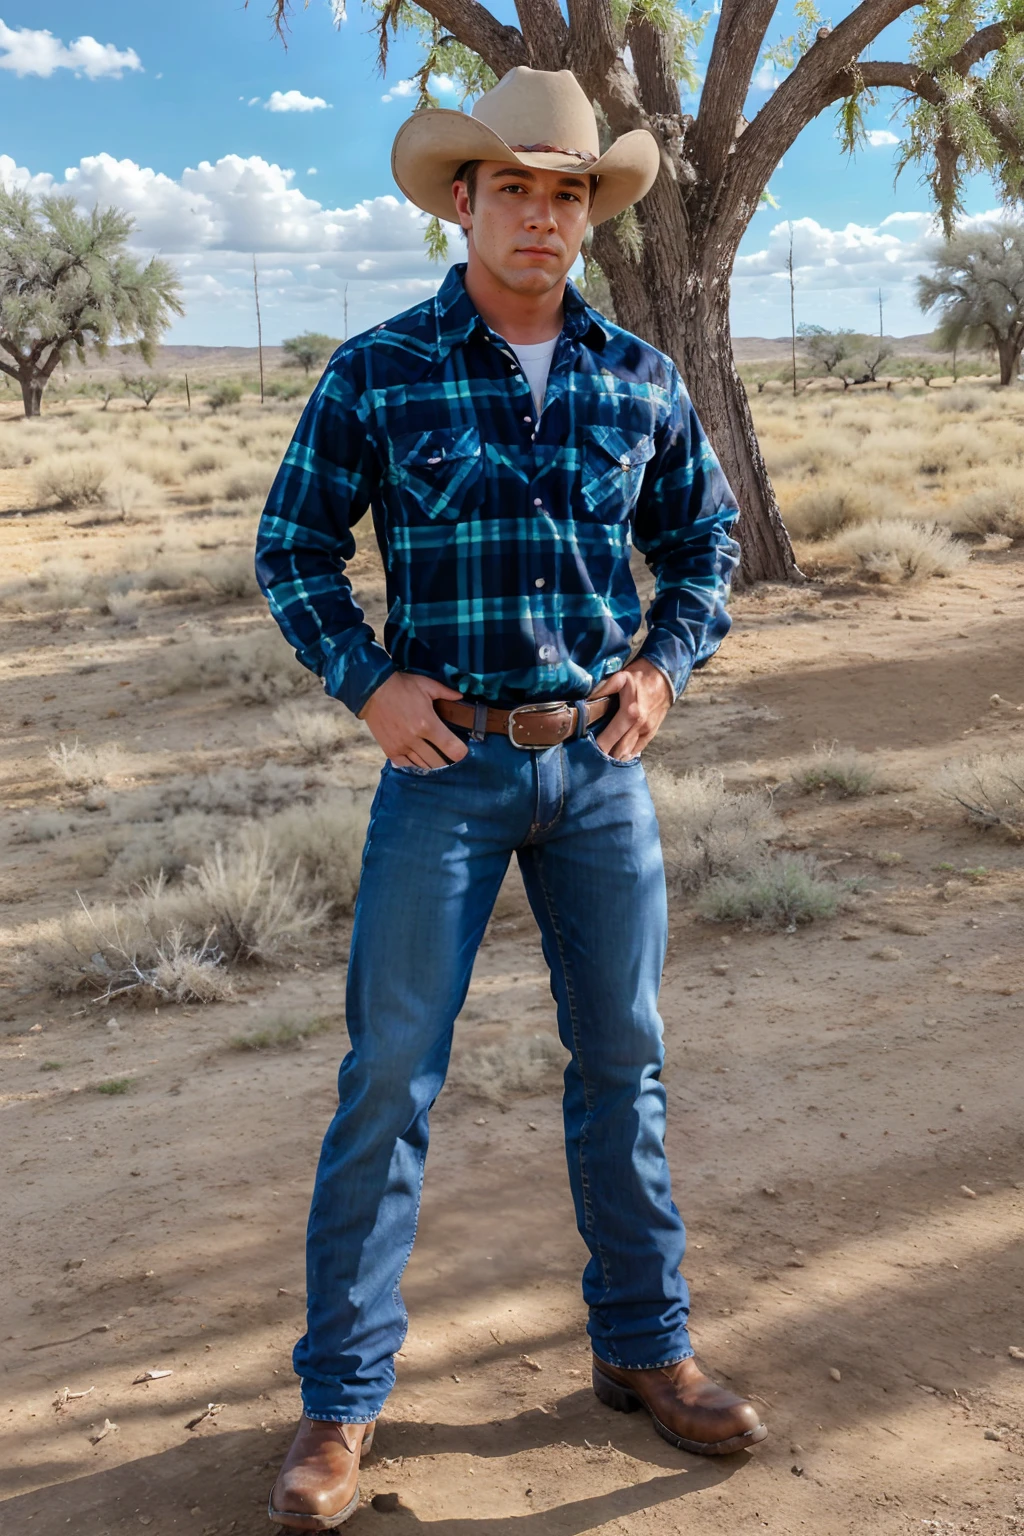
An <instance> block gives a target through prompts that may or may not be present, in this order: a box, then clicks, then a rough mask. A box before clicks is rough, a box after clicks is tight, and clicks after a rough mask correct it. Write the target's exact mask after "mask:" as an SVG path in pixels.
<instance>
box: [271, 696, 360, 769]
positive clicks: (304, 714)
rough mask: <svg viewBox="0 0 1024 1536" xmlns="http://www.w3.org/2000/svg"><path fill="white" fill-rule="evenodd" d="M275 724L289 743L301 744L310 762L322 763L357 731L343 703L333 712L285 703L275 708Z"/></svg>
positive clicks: (300, 746)
mask: <svg viewBox="0 0 1024 1536" xmlns="http://www.w3.org/2000/svg"><path fill="white" fill-rule="evenodd" d="M274 724H275V725H276V726H277V727H278V728H279V730H280V732H281V735H282V736H283V737H284V739H285V741H286V742H287V743H288V745H289V746H293V747H298V749H299V751H300V752H301V753H302V755H303V757H304V758H306V759H307V761H309V762H321V761H323V760H324V759H326V758H329V757H331V756H332V755H333V754H334V753H335V752H337V751H338V750H339V749H340V748H341V747H343V746H345V745H346V744H347V743H348V742H350V741H351V740H352V739H353V737H354V735H355V732H354V731H353V730H352V727H351V724H350V723H349V721H348V720H347V719H346V718H345V715H344V714H343V713H342V708H341V707H340V706H337V705H336V706H335V708H334V709H333V710H331V711H329V712H328V711H325V710H315V711H314V710H312V709H307V708H304V707H303V705H301V704H284V705H282V707H281V708H280V709H277V710H275V711H274Z"/></svg>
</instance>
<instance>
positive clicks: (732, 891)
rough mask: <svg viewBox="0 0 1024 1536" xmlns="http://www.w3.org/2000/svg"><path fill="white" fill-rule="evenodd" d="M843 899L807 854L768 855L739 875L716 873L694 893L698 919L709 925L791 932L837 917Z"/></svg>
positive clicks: (838, 888) (837, 886)
mask: <svg viewBox="0 0 1024 1536" xmlns="http://www.w3.org/2000/svg"><path fill="white" fill-rule="evenodd" d="M842 896H843V891H842V889H841V887H840V886H839V885H838V884H837V883H836V881H835V880H831V879H826V878H825V877H824V876H823V875H822V873H821V871H820V867H819V865H818V863H817V861H816V860H815V859H814V858H813V857H811V856H809V855H807V854H794V853H771V854H765V855H762V857H761V858H760V859H759V860H758V861H757V862H756V863H755V864H754V865H753V867H752V868H750V869H747V870H745V871H744V872H743V873H742V874H735V875H718V876H716V877H715V878H714V879H713V880H710V881H709V882H708V884H707V885H706V886H705V887H704V889H703V890H702V891H701V892H700V893H699V894H698V896H697V900H696V903H695V908H696V912H697V915H698V916H699V917H702V918H704V919H705V920H706V921H707V922H710V923H745V924H747V925H748V926H749V927H757V928H776V929H778V928H782V929H785V930H787V931H788V932H794V931H795V930H796V928H797V927H798V926H799V925H801V924H803V923H812V922H820V921H822V920H823V919H826V918H830V917H835V915H836V913H837V912H838V910H839V907H840V905H841V901H842Z"/></svg>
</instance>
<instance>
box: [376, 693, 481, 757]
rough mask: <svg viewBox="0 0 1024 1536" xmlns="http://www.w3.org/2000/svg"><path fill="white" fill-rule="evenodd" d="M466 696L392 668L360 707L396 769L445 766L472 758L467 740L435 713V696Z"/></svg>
mask: <svg viewBox="0 0 1024 1536" xmlns="http://www.w3.org/2000/svg"><path fill="white" fill-rule="evenodd" d="M461 698H462V694H461V693H458V692H457V691H456V690H455V689H454V688H447V687H446V686H445V684H444V683H438V682H435V681H434V679H433V678H432V677H421V676H420V674H419V673H418V672H392V674H391V676H390V677H389V678H388V679H387V680H386V681H385V682H383V683H381V685H380V687H379V688H375V689H374V690H373V692H372V693H371V694H370V697H369V698H368V699H367V701H366V703H365V704H364V705H363V707H362V709H361V710H360V711H359V719H360V720H365V721H366V723H367V725H368V726H369V727H370V731H371V732H372V734H373V736H374V739H375V740H376V742H377V745H378V746H379V747H380V748H381V750H382V751H383V753H384V755H385V756H386V757H389V758H390V759H391V761H392V762H393V763H394V765H395V767H396V768H439V767H440V766H441V764H442V763H446V762H451V763H457V762H460V761H461V760H462V758H464V757H465V756H466V753H467V752H468V751H469V748H468V747H467V746H466V743H465V742H464V741H463V740H462V739H461V738H460V737H458V736H456V735H455V734H454V732H453V731H450V730H449V729H448V727H447V726H446V725H445V723H444V721H443V720H442V719H441V718H440V716H439V715H437V714H435V713H434V702H433V701H434V700H435V699H456V700H459V699H461Z"/></svg>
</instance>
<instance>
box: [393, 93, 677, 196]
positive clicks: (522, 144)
mask: <svg viewBox="0 0 1024 1536" xmlns="http://www.w3.org/2000/svg"><path fill="white" fill-rule="evenodd" d="M600 147H601V146H600V142H599V140H598V133H597V117H596V116H595V113H594V108H593V107H592V105H591V103H590V98H589V97H588V96H587V94H586V92H585V91H584V89H583V87H582V86H581V85H580V83H579V81H578V80H577V79H576V76H575V75H574V74H573V72H572V70H570V69H530V68H529V67H528V66H527V65H526V64H517V65H516V66H515V68H514V69H510V70H509V72H508V74H506V75H503V76H502V77H501V79H500V80H499V81H498V83H497V85H496V86H494V87H493V89H492V90H489V91H485V92H484V93H483V95H482V96H481V97H480V98H479V99H478V100H477V101H476V103H475V104H474V106H473V110H472V113H471V114H470V113H467V112H459V111H456V110H454V109H453V108H451V107H421V108H420V109H419V110H418V111H416V112H414V113H413V114H412V116H411V117H408V118H406V120H405V122H404V123H403V124H402V126H401V127H400V128H399V130H398V132H397V133H396V134H395V142H394V144H393V145H392V147H391V171H392V174H393V175H394V178H395V180H396V181H397V183H398V185H399V187H401V189H402V191H403V192H404V193H405V195H406V197H407V198H408V199H409V201H410V202H412V203H415V204H416V206H417V207H418V208H423V209H425V210H426V212H427V213H433V214H436V216H437V217H438V218H439V219H447V220H448V221H449V222H450V223H454V222H455V220H456V218H457V215H456V212H455V200H454V197H453V194H452V178H453V177H454V175H455V172H456V171H457V170H458V168H459V166H460V165H462V163H463V162H464V161H465V160H506V161H511V162H513V163H515V164H516V165H528V166H533V167H535V168H537V169H542V170H547V171H581V172H584V173H586V174H588V175H591V176H596V177H597V178H598V183H597V190H596V191H595V193H594V201H593V204H592V206H591V210H590V222H591V224H600V223H602V221H603V220H605V219H610V218H612V217H613V216H614V215H615V214H616V213H621V212H622V210H623V208H628V207H629V205H630V204H631V203H635V202H638V201H639V199H640V198H642V197H643V196H644V195H645V194H646V193H647V192H648V191H650V188H651V187H652V186H653V184H654V179H655V177H656V176H657V174H658V168H659V165H660V163H661V153H660V149H659V146H658V141H657V139H656V138H655V137H654V134H653V133H651V132H649V131H648V129H646V128H634V129H633V130H632V131H631V132H629V133H624V134H622V136H621V137H620V138H618V139H616V140H615V143H614V144H613V145H612V146H611V148H610V149H607V150H606V151H605V153H604V154H603V155H602V154H601V153H600Z"/></svg>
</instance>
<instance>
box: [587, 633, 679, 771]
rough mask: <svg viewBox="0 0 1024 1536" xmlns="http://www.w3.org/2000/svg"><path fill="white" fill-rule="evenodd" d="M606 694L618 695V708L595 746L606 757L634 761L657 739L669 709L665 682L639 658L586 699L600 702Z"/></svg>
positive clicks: (657, 672) (670, 697)
mask: <svg viewBox="0 0 1024 1536" xmlns="http://www.w3.org/2000/svg"><path fill="white" fill-rule="evenodd" d="M610 693H617V694H618V695H619V707H618V709H617V710H616V711H615V714H614V715H613V716H612V718H611V719H610V720H609V722H608V724H607V725H606V726H604V728H603V730H602V731H601V734H600V736H596V737H595V738H594V740H595V743H596V745H597V746H599V747H600V748H601V751H602V752H606V753H607V754H608V756H609V757H617V758H621V759H625V758H627V757H636V755H637V753H638V752H642V751H643V749H644V747H646V745H647V743H648V742H649V741H650V740H651V739H652V738H653V737H654V736H655V735H657V732H658V729H659V727H660V725H661V722H662V721H663V720H664V718H665V716H666V715H667V714H668V712H669V710H670V709H671V707H672V690H671V688H670V687H669V682H668V678H667V677H666V676H665V674H664V672H659V671H658V669H657V667H656V666H654V665H653V664H652V663H651V662H649V661H644V660H643V658H642V657H639V658H638V659H637V660H636V661H632V662H630V664H629V666H628V667H623V669H622V671H621V672H614V673H613V674H612V676H611V677H606V678H605V680H604V682H603V683H599V684H598V686H597V687H596V688H595V689H594V691H593V693H592V694H590V695H589V697H590V698H592V699H603V698H605V697H606V696H607V695H608V694H610Z"/></svg>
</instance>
